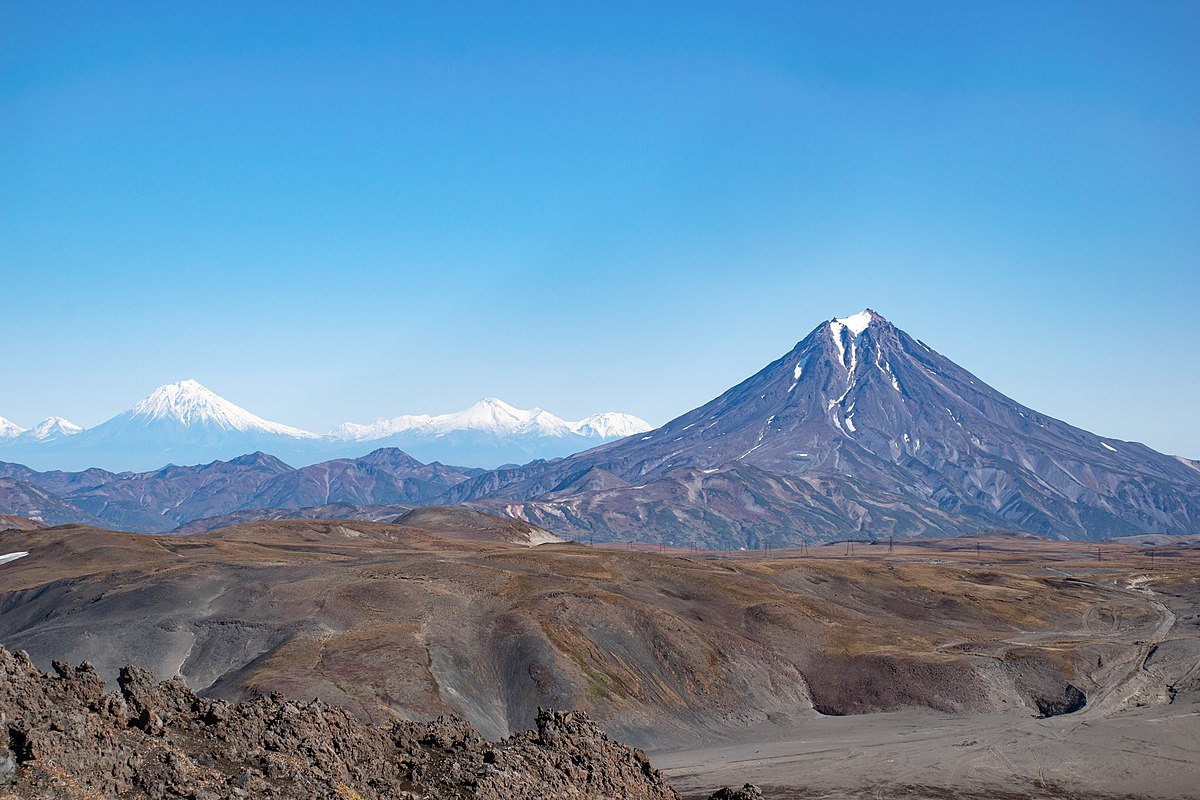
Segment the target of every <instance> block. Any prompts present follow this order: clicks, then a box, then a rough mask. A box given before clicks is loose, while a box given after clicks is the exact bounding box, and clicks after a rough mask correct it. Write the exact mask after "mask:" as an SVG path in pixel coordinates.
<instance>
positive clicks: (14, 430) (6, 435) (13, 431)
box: [0, 417, 25, 439]
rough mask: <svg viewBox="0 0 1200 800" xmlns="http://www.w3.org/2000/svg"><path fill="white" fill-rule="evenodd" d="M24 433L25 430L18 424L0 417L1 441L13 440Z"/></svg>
mask: <svg viewBox="0 0 1200 800" xmlns="http://www.w3.org/2000/svg"><path fill="white" fill-rule="evenodd" d="M24 432H25V429H24V428H22V427H21V426H20V425H18V424H17V423H15V422H13V421H12V420H8V419H5V418H4V417H0V439H12V438H13V437H15V436H20V435H21V434H22V433H24Z"/></svg>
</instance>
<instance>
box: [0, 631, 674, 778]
mask: <svg viewBox="0 0 1200 800" xmlns="http://www.w3.org/2000/svg"><path fill="white" fill-rule="evenodd" d="M118 684H119V689H118V691H114V692H110V693H107V694H106V693H105V691H104V682H103V681H102V680H101V679H100V677H99V676H98V675H97V674H96V672H95V671H94V670H93V669H92V667H91V666H90V665H88V664H83V665H81V666H79V667H72V666H71V665H70V664H66V663H62V662H55V664H54V672H53V673H42V672H40V671H39V670H38V669H37V668H36V667H35V666H34V664H33V663H32V661H30V659H29V657H28V656H27V655H26V654H25V653H23V652H18V653H16V654H12V653H9V652H8V651H7V650H5V649H4V648H3V647H0V733H2V734H3V735H2V736H0V796H2V797H4V798H6V800H7V798H22V799H23V798H55V799H56V800H57V798H63V799H64V800H66V798H81V797H94V796H120V797H126V798H154V799H155V800H159V799H160V798H171V797H188V798H196V800H202V799H203V800H225V799H232V798H246V797H263V798H279V799H280V800H286V799H289V798H296V799H297V800H299V798H305V800H308V799H309V798H338V799H339V800H384V799H385V798H386V799H392V800H400V799H401V798H405V799H407V800H416V799H417V798H453V799H454V800H460V799H461V800H465V799H466V798H476V799H478V800H522V799H527V800H534V798H543V797H555V798H565V799H566V800H593V799H595V800H600V798H615V797H620V798H629V799H630V800H678V797H679V795H678V794H677V793H676V792H675V791H674V790H673V789H671V787H670V786H668V785H667V784H666V782H665V781H664V780H663V778H662V776H661V775H660V774H659V772H658V771H657V770H655V769H654V768H653V767H651V766H650V763H649V762H648V761H647V759H646V756H645V754H644V753H643V752H641V751H640V750H634V749H631V748H628V747H625V746H624V745H621V744H620V743H618V742H615V741H613V740H612V739H610V738H609V737H608V736H607V735H606V734H605V733H604V732H603V731H602V730H601V729H600V728H599V727H598V726H596V725H595V724H594V723H593V722H592V721H591V720H589V719H588V717H587V716H586V715H585V714H582V713H579V712H570V711H568V712H559V711H551V710H542V711H540V712H539V714H538V717H537V730H535V731H528V732H525V733H521V734H517V735H515V736H511V737H509V738H507V739H504V740H502V741H499V742H490V741H487V740H485V739H483V738H482V737H481V736H480V735H479V734H478V733H477V732H476V731H475V730H474V728H472V727H471V726H470V725H469V724H467V723H466V722H463V721H462V720H457V719H450V718H445V717H442V718H439V719H437V720H435V721H433V722H428V723H417V722H405V721H398V722H389V723H386V724H382V725H369V724H366V723H364V722H361V721H360V720H358V719H356V718H355V717H353V716H352V715H350V714H349V713H348V712H347V711H345V710H343V709H341V708H337V707H334V706H330V705H328V704H324V703H321V702H320V701H316V700H314V701H313V702H310V703H297V702H293V701H289V700H286V699H284V698H283V697H281V696H280V695H274V694H273V695H270V696H268V697H257V698H255V699H253V700H250V701H248V702H244V703H239V704H236V705H233V704H230V703H227V702H224V701H222V700H213V699H209V698H203V697H199V696H197V695H196V694H195V693H194V692H193V691H192V690H191V689H190V688H188V686H187V684H186V683H185V682H184V681H183V680H182V679H181V678H174V679H172V680H169V681H165V682H161V683H160V682H158V681H157V680H156V679H155V677H154V676H153V675H152V674H151V673H149V672H147V671H146V670H143V669H139V668H137V667H126V668H125V669H124V670H122V671H121V675H120V678H119V679H118Z"/></svg>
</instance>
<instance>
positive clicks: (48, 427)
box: [21, 417, 83, 442]
mask: <svg viewBox="0 0 1200 800" xmlns="http://www.w3.org/2000/svg"><path fill="white" fill-rule="evenodd" d="M82 430H83V428H81V427H79V426H78V425H76V424H75V423H74V422H71V421H70V420H67V419H63V418H62V417H48V418H46V419H44V420H42V421H41V422H39V423H38V424H37V425H34V426H33V427H32V428H31V429H29V430H27V431H25V432H24V433H23V434H21V435H22V437H26V438H29V439H33V440H36V441H39V442H52V441H55V440H57V439H65V438H67V437H68V436H74V435H75V434H77V433H79V432H81V431H82Z"/></svg>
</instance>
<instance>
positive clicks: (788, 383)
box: [447, 311, 1200, 546]
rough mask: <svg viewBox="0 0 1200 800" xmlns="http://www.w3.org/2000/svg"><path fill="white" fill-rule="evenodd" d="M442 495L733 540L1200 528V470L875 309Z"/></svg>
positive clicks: (544, 520)
mask: <svg viewBox="0 0 1200 800" xmlns="http://www.w3.org/2000/svg"><path fill="white" fill-rule="evenodd" d="M500 498H503V500H504V501H505V502H503V503H500V502H499V500H498V499H500ZM447 499H449V500H451V501H458V502H462V501H476V502H480V503H481V504H482V505H484V506H487V507H497V506H500V507H505V508H508V507H511V512H510V513H514V514H515V515H516V516H519V517H523V518H525V519H528V520H530V521H533V522H537V523H538V524H542V525H546V526H548V527H555V526H554V524H552V523H553V522H554V521H555V520H557V521H558V525H557V530H559V531H560V532H571V533H576V534H582V535H586V534H596V535H599V536H604V537H612V538H629V537H630V536H631V535H636V536H640V537H644V538H650V539H655V540H669V539H672V538H674V539H687V538H691V539H694V540H697V539H698V540H700V541H703V542H707V543H709V544H722V545H724V546H730V545H738V544H745V545H749V546H755V545H759V544H762V543H771V542H784V541H796V540H799V539H806V538H813V537H816V538H825V537H831V536H841V535H846V534H852V533H859V532H865V533H867V534H874V535H880V534H883V535H889V534H896V535H917V534H924V533H958V532H963V531H973V530H980V529H984V528H1018V529H1022V530H1027V531H1032V532H1035V533H1039V534H1044V535H1050V536H1063V537H1105V536H1109V535H1118V534H1127V533H1134V532H1147V531H1153V532H1163V533H1179V532H1187V531H1194V530H1197V529H1198V528H1200V471H1198V470H1197V469H1196V468H1195V466H1194V462H1189V461H1187V460H1186V459H1181V458H1177V457H1174V456H1167V455H1163V454H1161V453H1158V452H1155V451H1154V450H1151V449H1150V448H1149V447H1146V446H1145V445H1142V444H1138V443H1134V442H1124V441H1119V440H1115V439H1108V438H1104V437H1100V436H1097V435H1095V434H1092V433H1089V432H1087V431H1084V430H1081V429H1079V428H1075V427H1073V426H1071V425H1068V424H1067V423H1065V422H1061V421H1059V420H1056V419H1053V418H1051V417H1047V416H1045V415H1044V414H1040V413H1038V412H1036V411H1034V410H1033V409H1030V408H1027V407H1025V406H1023V405H1021V404H1020V403H1017V402H1016V401H1014V400H1012V399H1010V398H1008V397H1006V396H1004V395H1003V394H1001V393H1000V392H998V391H996V390H995V389H993V388H991V387H990V386H988V385H987V384H985V383H984V382H983V381H981V380H980V379H978V378H976V377H975V376H974V375H972V374H971V373H969V372H967V371H966V370H965V369H963V368H961V367H959V366H958V365H956V364H955V363H953V362H952V361H950V360H949V359H947V358H945V357H943V356H941V355H939V354H938V353H936V352H935V351H934V350H932V349H931V348H929V347H928V346H926V345H925V344H924V343H922V342H920V341H918V340H916V339H914V338H912V337H910V336H909V335H908V334H906V333H904V332H903V331H902V330H900V329H899V328H896V327H895V326H894V325H892V324H891V323H890V322H888V321H887V320H885V319H884V318H883V317H881V316H879V315H878V314H875V313H874V312H871V311H865V312H862V313H861V314H856V315H854V317H850V318H847V319H845V320H832V321H830V322H826V323H823V324H821V325H820V326H818V327H817V328H816V329H815V330H814V331H813V332H812V333H810V334H809V335H808V336H807V337H805V339H804V340H803V341H801V342H800V343H799V344H797V345H796V346H795V347H794V348H793V349H792V350H791V351H790V352H788V353H787V354H786V355H784V356H783V357H782V358H780V359H778V360H777V361H774V362H772V363H771V364H769V365H767V367H766V368H764V369H763V370H762V371H760V372H759V373H758V374H756V375H754V376H752V377H750V378H748V379H747V380H745V381H743V382H742V383H740V384H738V385H737V386H735V387H733V388H731V389H730V390H729V391H727V392H725V393H724V394H722V395H721V396H720V397H717V398H716V399H714V400H712V401H711V402H709V403H706V404H705V405H703V406H701V407H699V408H697V409H695V410H693V411H690V412H688V413H687V414H684V415H683V416H681V417H679V418H677V419H675V420H672V421H671V422H668V423H667V424H666V425H664V426H662V427H661V428H658V429H657V430H654V431H651V432H650V433H648V434H645V435H643V436H637V437H631V438H629V439H625V440H622V441H620V442H616V443H613V444H609V445H605V446H602V447H598V448H595V449H593V450H589V451H587V452H585V453H581V454H579V455H576V456H572V457H570V458H567V459H563V460H561V461H558V462H552V463H543V464H531V465H527V466H525V467H522V468H518V469H513V470H498V471H496V472H493V473H488V474H486V475H483V476H480V477H478V478H476V479H474V480H472V481H468V482H465V483H463V484H461V485H459V486H457V487H455V488H454V489H453V490H451V492H450V493H449V494H448V497H447ZM514 500H515V501H522V502H519V503H517V504H514V503H513V502H512V501H514Z"/></svg>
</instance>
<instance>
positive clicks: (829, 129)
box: [0, 1, 1200, 457]
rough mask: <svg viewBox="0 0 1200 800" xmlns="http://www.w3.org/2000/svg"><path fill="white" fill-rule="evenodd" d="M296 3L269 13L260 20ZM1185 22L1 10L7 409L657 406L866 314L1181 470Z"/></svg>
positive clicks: (734, 376)
mask: <svg viewBox="0 0 1200 800" xmlns="http://www.w3.org/2000/svg"><path fill="white" fill-rule="evenodd" d="M283 9H287V10H286V11H284V10H283ZM1197 41H1200V5H1198V4H1196V3H1193V2H1180V3H1169V2H1155V3H1139V2H1128V3H1119V4H1111V3H1104V2H1092V1H1089V2H1082V3H1063V2H1049V3H1047V2H1036V3H1017V2H1003V3H987V4H985V3H962V2H947V3H893V2H883V3H812V4H805V3H797V2H784V3H779V4H752V3H729V4H711V3H696V4H680V3H665V4H661V5H656V4H653V3H647V2H637V3H630V4H627V5H619V4H615V3H612V2H603V3H601V2H596V3H560V2H549V3H545V4H537V3H520V4H510V3H495V4H468V5H462V4H451V3H428V4H419V3H391V2H386V3H384V2H381V3H377V4H367V3H339V4H330V3H321V4H311V5H306V4H303V3H289V4H283V5H280V4H273V3H245V2H233V3H220V2H205V3H186V4H185V3H159V2H152V3H145V4H138V3H116V4H102V3H95V4H85V5H72V4H66V3H55V2H48V3H16V2H4V3H0V335H2V341H0V416H5V417H8V418H10V419H13V420H14V421H16V422H18V423H20V424H23V425H26V426H28V425H31V424H33V423H34V422H36V421H37V420H38V419H40V418H42V417H45V416H48V415H50V414H58V415H62V416H66V417H68V418H70V419H72V420H74V421H75V422H78V423H80V424H83V425H92V424H95V423H97V422H100V421H102V420H103V419H105V418H107V417H108V416H111V415H112V414H114V413H116V412H118V411H121V410H123V409H124V408H126V407H128V406H129V405H130V404H132V402H133V401H135V400H136V399H138V398H140V397H141V396H143V395H145V394H147V393H148V392H149V391H150V390H151V389H153V388H154V387H155V386H157V385H159V384H161V383H165V382H168V381H172V380H178V379H180V378H185V377H192V378H196V379H197V380H199V381H201V382H202V383H204V384H206V385H207V386H209V388H211V389H213V390H214V391H216V392H218V393H219V394H222V395H224V396H226V397H228V398H229V399H231V400H233V401H234V402H237V403H240V404H242V405H244V406H247V407H248V408H250V409H251V410H252V411H255V412H256V413H258V414H260V415H263V416H266V417H268V418H271V419H276V420H279V421H281V422H286V423H289V424H293V425H299V426H302V427H306V428H309V429H313V430H317V431H325V430H328V429H329V428H331V427H332V426H334V425H335V424H337V423H339V422H342V421H345V420H347V419H350V420H355V421H370V420H373V419H375V418H377V417H379V416H393V415H397V414H401V413H416V412H444V411H449V410H454V409H457V408H461V407H464V406H466V405H468V404H470V403H471V402H473V401H474V400H476V399H478V398H479V397H482V396H485V395H496V396H499V397H501V398H503V399H505V400H507V401H509V402H511V403H513V404H516V405H519V406H524V407H528V406H532V405H541V406H542V407H544V408H547V409H549V410H551V411H553V412H555V413H557V414H559V415H560V416H564V417H568V418H578V417H580V416H583V415H585V414H588V413H591V412H595V411H600V410H610V409H611V410H623V411H629V412H632V413H636V414H639V415H641V416H644V417H646V418H647V419H649V420H650V421H651V422H654V423H661V422H664V421H666V420H667V419H669V418H671V417H673V416H675V415H677V414H679V413H682V412H684V411H686V410H688V409H690V408H693V407H695V406H697V405H699V404H701V403H703V402H705V401H707V400H708V399H710V398H712V397H713V396H715V395H716V394H718V393H719V392H721V391H723V390H724V389H725V388H727V387H728V386H730V385H732V384H734V383H736V382H738V381H740V380H741V379H743V378H745V377H747V376H748V375H750V374H751V373H753V372H755V371H757V370H758V369H759V368H760V367H762V366H763V365H764V364H766V363H767V362H768V361H770V360H772V359H774V358H776V357H778V356H779V355H780V354H782V353H784V352H785V351H787V350H788V349H789V348H790V347H791V346H792V345H793V344H794V343H795V342H796V341H797V340H799V339H800V338H801V337H803V336H804V335H806V334H807V333H808V332H809V331H810V330H811V329H812V328H813V327H815V326H816V325H817V324H818V323H819V322H821V321H822V320H825V319H828V318H830V317H833V316H843V315H846V314H849V313H853V312H855V311H858V310H860V309H862V308H863V307H865V306H870V307H872V308H874V309H876V310H877V311H879V312H880V313H882V314H883V315H884V316H886V317H888V318H889V319H891V320H892V321H893V322H894V323H896V324H897V325H899V326H900V327H901V328H904V329H905V330H907V331H908V332H909V333H911V334H913V335H915V336H918V337H920V338H921V339H923V340H924V341H926V342H928V343H929V344H930V345H931V346H933V347H935V348H936V349H938V350H940V351H941V352H942V353H944V354H946V355H947V356H949V357H950V358H952V359H954V360H956V361H958V362H959V363H960V364H962V365H963V366H964V367H966V368H968V369H970V370H971V371H973V372H975V373H976V374H977V375H979V376H980V377H982V378H983V379H984V380H986V381H988V382H989V383H991V384H992V385H993V386H995V387H996V388H998V389H1000V390H1001V391H1003V392H1005V393H1007V394H1009V395H1010V396H1012V397H1014V398H1016V399H1017V400H1018V401H1020V402H1022V403H1025V404H1027V405H1029V406H1032V407H1034V408H1036V409H1038V410H1040V411H1043V412H1045V413H1048V414H1052V415H1054V416H1057V417H1059V418H1062V419H1065V420H1067V421H1069V422H1072V423H1074V424H1077V425H1080V426H1082V427H1085V428H1088V429H1090V430H1093V431H1095V432H1097V433H1101V434H1105V435H1110V436H1114V437H1119V438H1126V439H1135V440H1140V441H1145V442H1147V443H1149V444H1150V445H1152V446H1153V447H1155V448H1158V449H1160V450H1164V451H1167V452H1172V453H1181V454H1184V455H1188V456H1192V457H1200V332H1198V330H1197V306H1198V304H1200V47H1197V45H1196V42H1197Z"/></svg>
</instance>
